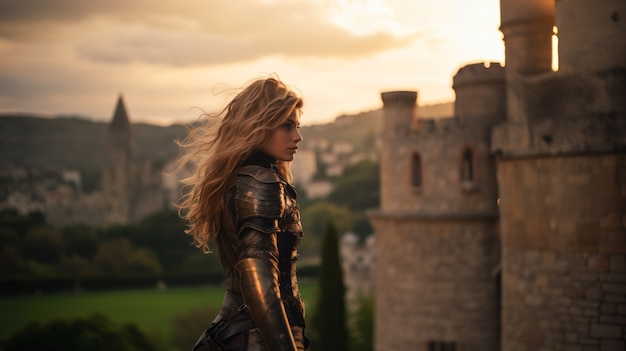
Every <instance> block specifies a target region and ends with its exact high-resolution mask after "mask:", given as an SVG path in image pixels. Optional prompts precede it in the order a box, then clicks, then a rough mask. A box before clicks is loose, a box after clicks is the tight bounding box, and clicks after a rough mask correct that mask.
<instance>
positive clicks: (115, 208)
mask: <svg viewBox="0 0 626 351" xmlns="http://www.w3.org/2000/svg"><path fill="white" fill-rule="evenodd" d="M107 137H108V155H107V156H108V160H107V166H106V167H105V169H104V170H103V174H102V191H103V198H104V203H105V217H106V219H105V224H106V225H112V224H120V225H125V224H129V223H133V222H137V221H139V220H141V219H143V218H144V217H146V216H148V215H150V214H152V213H155V212H158V211H160V210H162V209H163V208H164V197H165V194H164V191H163V190H162V186H161V179H160V177H159V175H158V173H157V172H156V171H153V170H152V167H151V164H150V162H140V161H138V160H137V159H136V158H135V138H134V135H133V128H132V125H131V123H130V119H129V118H128V114H127V112H126V107H125V105H124V99H123V97H122V96H121V95H120V96H119V97H118V100H117V104H116V106H115V110H114V112H113V118H112V120H111V124H110V125H109V130H108V135H107Z"/></svg>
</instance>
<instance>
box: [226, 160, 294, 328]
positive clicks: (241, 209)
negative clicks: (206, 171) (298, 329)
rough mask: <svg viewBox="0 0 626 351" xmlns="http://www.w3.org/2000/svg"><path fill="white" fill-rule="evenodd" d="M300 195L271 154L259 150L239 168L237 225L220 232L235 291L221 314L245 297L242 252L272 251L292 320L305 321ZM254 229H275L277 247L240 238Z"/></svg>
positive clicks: (234, 196) (229, 285)
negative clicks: (298, 271)
mask: <svg viewBox="0 0 626 351" xmlns="http://www.w3.org/2000/svg"><path fill="white" fill-rule="evenodd" d="M262 156H264V155H262ZM296 198H297V194H296V191H295V189H294V188H293V187H292V186H291V185H290V184H289V183H287V182H286V181H285V180H284V179H282V178H281V177H280V176H279V174H278V173H277V172H276V170H275V166H274V164H273V163H272V162H268V159H267V157H260V159H259V156H258V155H257V156H256V158H253V159H252V162H250V163H249V164H245V165H244V166H242V167H241V168H240V169H239V170H238V172H237V178H236V184H235V188H234V189H233V190H232V191H231V200H230V203H231V206H230V208H231V211H232V213H233V216H232V218H233V219H234V220H235V222H236V223H235V224H236V225H235V227H236V228H237V230H236V233H220V236H221V238H218V244H219V245H218V246H219V252H220V258H221V261H222V266H223V268H224V273H225V275H226V290H227V292H228V294H227V295H230V296H227V298H226V300H232V301H230V302H229V301H226V300H225V302H224V305H223V306H222V310H221V311H220V314H227V313H228V312H229V311H230V310H232V309H234V308H236V307H237V306H238V305H240V304H241V303H242V300H241V288H240V286H239V277H238V274H237V271H236V270H235V269H234V265H235V263H236V262H237V260H238V259H239V258H240V257H242V256H246V257H250V256H252V257H259V258H266V257H270V260H271V261H277V266H278V267H277V268H278V270H277V273H278V276H277V277H276V278H277V281H278V285H279V290H280V298H281V300H282V301H283V305H284V307H285V311H286V313H287V317H288V319H289V324H290V325H297V326H304V303H303V301H302V297H301V296H300V292H299V289H298V282H297V277H296V261H297V260H298V246H299V244H300V240H301V238H302V236H303V234H302V226H301V223H300V209H299V206H298V204H297V202H296ZM249 231H257V232H260V233H263V234H265V235H275V237H276V239H275V240H276V243H275V246H274V245H272V246H273V247H275V248H274V249H272V248H271V247H265V246H262V245H266V244H262V245H261V244H260V245H259V246H258V247H257V246H254V245H252V246H247V247H241V245H240V239H241V238H242V236H243V235H246V233H247V232H249ZM242 250H243V251H245V252H241V251H242ZM268 255H269V256H268ZM274 255H277V257H274ZM276 258H277V260H276Z"/></svg>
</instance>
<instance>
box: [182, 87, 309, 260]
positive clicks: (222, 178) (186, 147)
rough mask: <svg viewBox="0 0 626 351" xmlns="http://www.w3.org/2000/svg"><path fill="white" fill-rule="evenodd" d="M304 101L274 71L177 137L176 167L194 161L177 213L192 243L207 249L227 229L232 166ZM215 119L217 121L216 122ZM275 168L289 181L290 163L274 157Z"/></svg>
mask: <svg viewBox="0 0 626 351" xmlns="http://www.w3.org/2000/svg"><path fill="white" fill-rule="evenodd" d="M302 106H303V100H302V98H300V97H299V96H297V95H296V94H295V93H294V92H293V91H292V90H291V89H290V88H288V87H287V85H285V84H284V83H283V82H282V81H281V80H280V79H279V78H278V77H277V76H275V75H273V76H270V77H266V78H257V79H254V80H252V81H250V82H248V83H247V84H246V85H244V86H243V87H242V88H241V90H240V92H239V93H238V94H237V95H236V96H235V97H234V98H233V99H232V100H231V101H230V102H229V103H228V104H227V105H226V107H225V108H224V109H223V110H221V111H220V112H218V113H216V114H207V113H204V114H202V115H201V117H209V118H207V119H206V120H205V121H203V123H202V124H201V125H199V126H196V127H194V128H192V129H190V131H189V134H188V136H187V137H186V138H185V139H184V140H183V141H178V142H177V144H178V145H179V146H180V148H181V151H182V156H181V158H180V162H179V163H178V167H177V170H178V171H180V170H181V169H182V168H183V167H185V165H187V164H190V163H191V164H193V165H194V166H195V167H196V168H195V172H194V174H193V175H192V176H190V177H188V178H185V179H183V180H182V183H183V193H184V194H183V196H182V197H181V198H180V200H179V202H178V204H177V206H178V214H179V216H180V217H181V218H183V219H184V220H185V221H186V225H187V229H186V230H185V233H186V234H189V235H192V236H193V242H194V244H195V246H196V247H198V248H200V249H202V251H203V252H205V253H208V252H211V250H210V248H209V242H211V241H214V240H216V238H217V235H219V233H221V232H223V231H227V230H232V229H233V228H230V227H231V226H232V225H229V222H232V218H230V216H229V215H228V211H227V208H226V202H227V199H226V198H227V193H228V191H229V190H230V189H231V188H232V187H233V186H234V184H235V177H236V171H237V169H238V168H239V167H240V166H241V165H242V163H243V162H244V161H245V160H246V159H247V158H248V157H250V155H251V154H252V153H253V152H254V151H255V150H258V149H259V148H260V147H261V146H262V145H264V144H265V143H266V142H267V140H268V139H269V137H270V134H271V132H273V131H274V130H275V129H276V128H278V127H280V126H281V125H282V124H284V123H285V122H286V121H287V120H288V119H289V118H290V117H292V116H293V115H294V114H297V115H298V116H299V114H300V113H301V111H302ZM215 118H216V119H217V121H215ZM278 168H279V169H278V171H279V173H280V175H281V176H282V177H284V178H285V179H286V180H287V181H288V182H290V181H291V165H290V163H289V162H283V161H278Z"/></svg>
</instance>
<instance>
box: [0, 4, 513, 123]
mask: <svg viewBox="0 0 626 351" xmlns="http://www.w3.org/2000/svg"><path fill="white" fill-rule="evenodd" d="M499 25H500V15H499V0H472V1H468V0H437V1H432V0H428V1H426V0H159V1H155V0H133V1H125V0H124V1H123V0H106V1H105V0H90V1H75V0H0V114H1V113H16V112H17V113H36V114H42V115H50V116H51V115H80V116H84V117H86V118H90V119H94V120H98V121H109V120H110V119H111V117H112V114H113V110H114V108H115V103H116V101H117V98H118V96H119V95H120V94H122V95H123V97H124V101H125V104H126V108H127V112H128V114H129V116H130V118H131V121H132V122H146V123H153V124H159V125H169V124H172V123H186V122H189V121H193V120H196V119H197V117H198V116H199V115H200V114H201V112H202V110H204V111H207V112H212V111H215V110H218V109H219V108H220V107H223V105H224V104H225V103H226V102H227V101H228V99H229V98H232V96H233V95H232V94H233V91H235V90H234V89H235V88H238V87H240V86H242V85H243V84H245V83H247V82H248V81H249V80H251V79H254V78H256V77H260V76H266V75H268V74H276V75H278V77H280V79H281V80H283V81H284V82H285V83H287V84H288V85H290V86H291V87H292V88H293V89H295V90H296V91H297V92H298V93H299V94H301V95H302V96H303V98H304V100H305V107H304V114H303V115H302V124H303V125H311V124H321V123H328V122H331V121H332V120H334V119H335V118H336V117H337V116H340V115H342V114H355V113H359V112H363V111H369V110H372V109H377V108H380V107H381V106H382V102H381V100H380V93H381V92H383V91H391V90H415V91H418V94H419V95H418V104H419V105H430V104H435V103H440V102H447V101H453V100H454V91H453V90H452V88H451V86H452V77H453V76H454V74H455V73H456V72H457V71H458V69H459V68H461V67H463V66H464V65H466V64H470V63H477V62H484V61H497V62H503V60H504V44H503V41H502V34H501V33H500V31H499V29H498V28H499Z"/></svg>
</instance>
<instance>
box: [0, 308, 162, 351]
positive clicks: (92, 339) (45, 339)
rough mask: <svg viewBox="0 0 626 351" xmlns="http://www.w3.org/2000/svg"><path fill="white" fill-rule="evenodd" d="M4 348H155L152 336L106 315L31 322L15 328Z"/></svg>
mask: <svg viewBox="0 0 626 351" xmlns="http://www.w3.org/2000/svg"><path fill="white" fill-rule="evenodd" d="M4 350H5V351H39V350H47V351H83V350H90V351H105V350H106V351H108V350H116V351H152V350H155V347H154V345H152V344H151V342H150V340H149V339H148V338H147V337H146V336H145V335H144V334H143V333H142V332H141V331H140V330H139V329H138V328H137V327H136V326H135V325H132V324H126V325H123V326H120V325H118V324H115V323H113V322H111V321H110V320H109V319H107V318H106V317H105V316H103V315H99V314H96V315H93V316H91V317H89V318H78V319H74V320H64V319H57V320H53V321H50V322H48V323H40V322H31V323H29V324H28V325H26V326H25V327H24V328H22V329H21V330H19V331H17V332H15V333H14V334H13V335H12V336H11V337H10V338H9V339H8V340H7V343H6V347H5V349H4Z"/></svg>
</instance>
